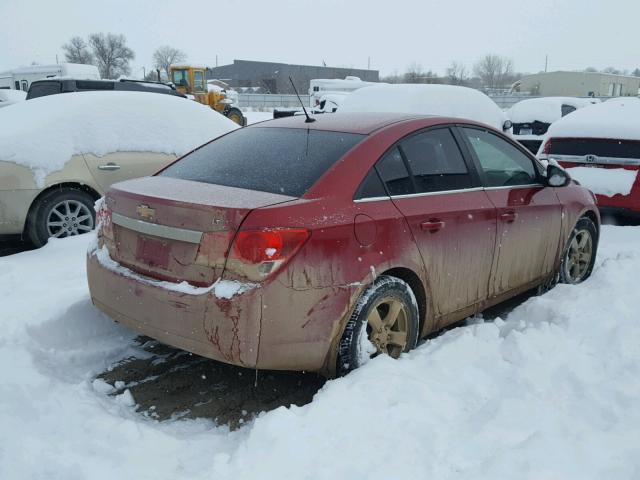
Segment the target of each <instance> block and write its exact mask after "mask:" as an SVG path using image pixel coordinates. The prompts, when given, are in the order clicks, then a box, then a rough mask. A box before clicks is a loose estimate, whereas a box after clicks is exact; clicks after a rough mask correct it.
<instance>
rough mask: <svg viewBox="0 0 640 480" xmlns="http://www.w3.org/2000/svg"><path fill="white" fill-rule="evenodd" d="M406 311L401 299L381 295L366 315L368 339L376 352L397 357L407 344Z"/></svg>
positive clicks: (407, 325)
mask: <svg viewBox="0 0 640 480" xmlns="http://www.w3.org/2000/svg"><path fill="white" fill-rule="evenodd" d="M408 319H409V317H408V312H407V309H406V307H405V305H404V303H403V302H402V301H400V300H399V299H397V298H395V297H383V298H381V299H380V300H378V302H376V304H375V306H374V307H373V308H372V309H371V312H370V313H369V316H368V317H367V323H368V328H367V333H368V336H369V341H370V342H371V343H372V344H373V345H374V346H375V347H376V350H377V352H378V353H386V354H387V355H389V356H390V357H393V358H398V357H399V356H400V354H401V353H402V352H403V351H404V349H405V347H406V345H407V338H408V332H409V321H408Z"/></svg>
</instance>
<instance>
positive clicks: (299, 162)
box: [159, 127, 365, 197]
mask: <svg viewBox="0 0 640 480" xmlns="http://www.w3.org/2000/svg"><path fill="white" fill-rule="evenodd" d="M364 138H365V136H364V135H359V134H355V133H342V132H329V131H322V130H306V129H303V128H277V127H273V128H269V127H267V128H264V127H250V128H241V129H238V130H235V131H233V132H231V133H229V134H227V135H224V136H222V137H220V138H218V139H217V140H214V141H213V142H211V143H208V144H206V145H204V146H202V147H200V148H199V149H197V150H195V151H193V152H192V153H190V154H188V155H185V156H184V157H182V158H181V159H180V160H178V161H177V162H175V163H173V164H172V165H170V166H169V167H167V168H166V169H165V170H163V171H162V172H160V173H159V175H160V176H163V177H172V178H180V179H183V180H192V181H195V182H203V183H212V184H215V185H224V186H227V187H236V188H244V189H247V190H257V191H261V192H270V193H279V194H282V195H290V196H292V197H301V196H303V195H304V194H305V193H306V191H307V190H308V189H309V188H311V186H312V185H313V184H314V183H316V181H317V180H318V179H319V178H320V177H321V176H322V175H323V174H324V173H325V172H326V171H327V170H329V169H330V168H331V167H332V166H333V165H334V164H335V163H336V162H337V161H338V160H339V159H340V158H341V157H342V156H343V155H344V154H345V153H346V152H347V151H348V150H350V149H351V148H352V147H354V146H355V145H356V144H357V143H359V142H360V141H361V140H362V139H364Z"/></svg>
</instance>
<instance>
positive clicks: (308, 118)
mask: <svg viewBox="0 0 640 480" xmlns="http://www.w3.org/2000/svg"><path fill="white" fill-rule="evenodd" d="M289 81H290V82H291V86H292V87H293V91H294V92H296V96H297V97H298V100H299V101H300V105H302V111H303V112H304V114H305V116H306V117H307V119H306V120H305V121H304V123H311V122H315V121H316V119H315V118H311V117H310V116H309V114H308V113H307V109H306V108H304V103H302V99H301V98H300V95H299V94H298V89H297V88H296V86H295V84H294V83H293V79H292V78H291V75H289Z"/></svg>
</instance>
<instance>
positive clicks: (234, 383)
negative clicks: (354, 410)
mask: <svg viewBox="0 0 640 480" xmlns="http://www.w3.org/2000/svg"><path fill="white" fill-rule="evenodd" d="M137 341H138V343H140V345H141V346H142V348H144V350H146V351H147V352H149V353H150V354H152V356H151V357H150V358H146V359H140V358H126V359H123V360H122V361H120V362H119V363H117V364H116V365H114V366H112V367H111V368H110V369H109V370H108V371H106V372H104V373H102V374H100V375H99V376H98V378H99V379H101V380H104V381H105V382H107V383H108V384H110V385H112V386H113V387H115V388H114V390H113V391H112V392H111V393H110V394H111V395H120V394H122V393H124V392H125V391H126V390H127V389H128V390H129V391H130V392H131V394H132V395H133V399H134V401H135V403H136V404H137V406H138V408H137V411H138V412H140V413H141V414H143V415H145V416H149V417H151V418H155V419H156V420H160V421H162V420H168V419H176V418H206V419H211V420H214V421H215V422H216V423H217V424H218V425H229V427H230V428H231V429H236V428H238V427H239V426H241V425H242V424H243V423H244V422H247V421H249V420H251V419H252V418H253V417H255V416H256V415H257V414H258V413H260V412H263V411H269V410H273V409H275V408H278V407H281V406H286V407H288V406H290V405H298V406H302V405H306V404H307V403H309V402H311V400H312V399H313V396H314V395H315V393H316V392H317V391H318V390H319V389H320V388H321V387H322V386H323V385H324V383H325V381H326V380H325V379H324V378H323V377H321V376H319V375H316V374H315V373H297V372H270V371H259V372H257V375H256V371H255V370H249V369H245V368H240V367H235V366H233V365H227V364H224V363H220V362H216V361H214V360H209V359H207V358H203V357H199V356H198V355H193V354H190V353H188V352H185V351H182V350H178V349H175V348H171V347H168V346H166V345H164V344H161V343H158V342H156V341H154V340H151V339H149V338H147V337H138V339H137Z"/></svg>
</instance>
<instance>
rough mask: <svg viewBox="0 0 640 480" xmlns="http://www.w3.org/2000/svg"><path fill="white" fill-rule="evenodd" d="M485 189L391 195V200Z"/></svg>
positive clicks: (474, 190) (473, 189)
mask: <svg viewBox="0 0 640 480" xmlns="http://www.w3.org/2000/svg"><path fill="white" fill-rule="evenodd" d="M482 190H484V188H483V187H471V188H458V189H456V190H439V191H437V192H421V193H408V194H406V195H391V198H399V199H402V198H414V197H430V196H432V195H447V194H450V193H466V192H481V191H482Z"/></svg>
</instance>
